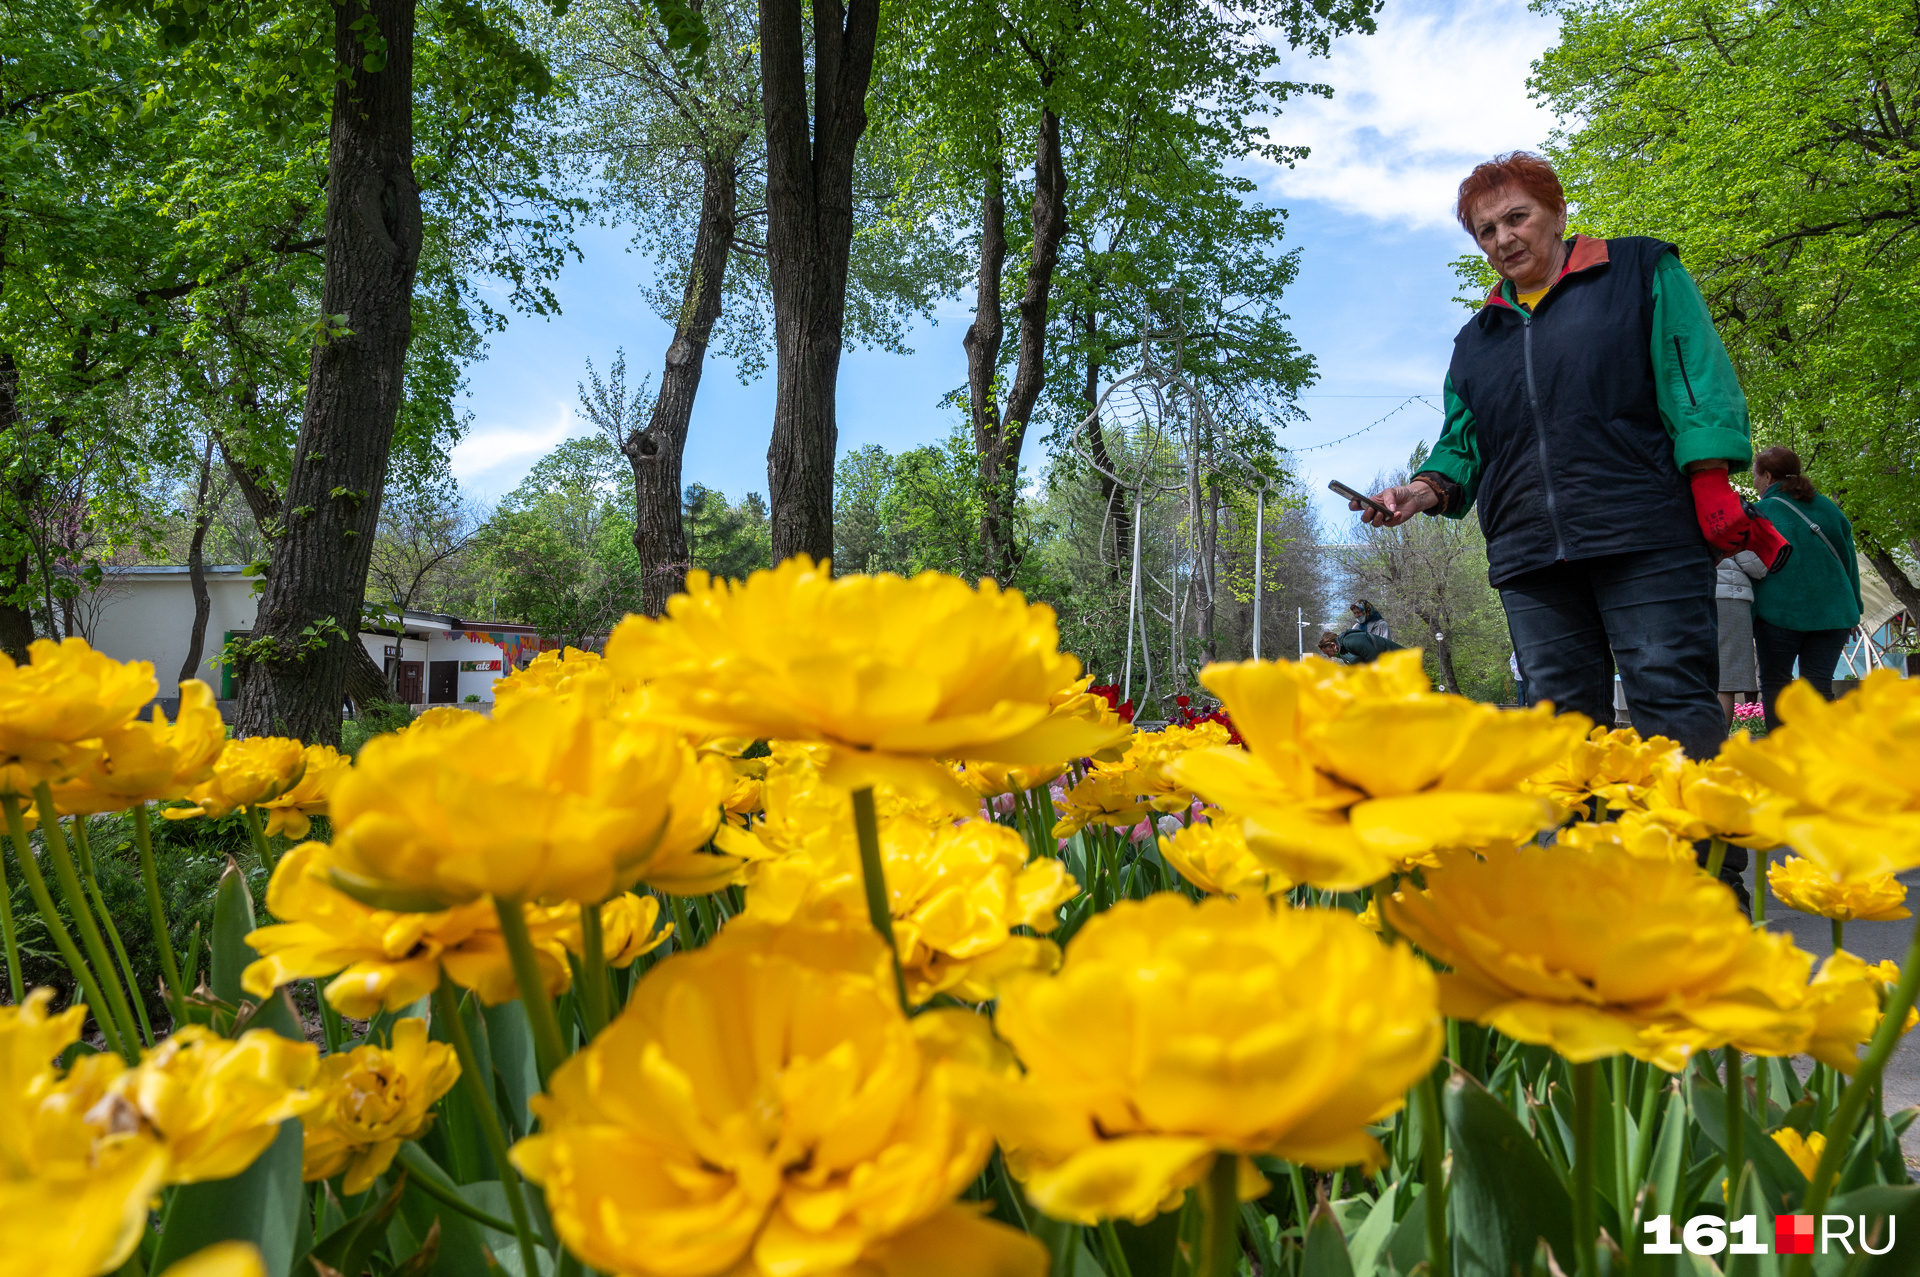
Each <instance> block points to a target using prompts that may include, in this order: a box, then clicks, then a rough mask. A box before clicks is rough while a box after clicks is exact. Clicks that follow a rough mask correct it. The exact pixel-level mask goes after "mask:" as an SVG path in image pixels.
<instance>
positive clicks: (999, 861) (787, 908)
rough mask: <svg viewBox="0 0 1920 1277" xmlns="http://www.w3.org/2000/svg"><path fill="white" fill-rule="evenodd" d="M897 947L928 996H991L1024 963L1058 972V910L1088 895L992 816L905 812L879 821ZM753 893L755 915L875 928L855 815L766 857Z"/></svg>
mask: <svg viewBox="0 0 1920 1277" xmlns="http://www.w3.org/2000/svg"><path fill="white" fill-rule="evenodd" d="M880 859H881V863H882V864H883V865H884V866H885V868H886V881H887V898H888V907H889V909H890V911H891V913H892V915H893V938H894V947H895V948H896V949H897V950H898V951H899V954H900V968H901V971H902V973H903V974H904V975H905V977H906V981H907V996H908V997H909V998H910V999H911V1000H912V1001H914V1002H916V1003H918V1002H926V1001H927V1000H929V999H931V998H932V997H933V996H934V995H935V994H938V993H947V994H951V995H953V996H954V997H957V998H960V999H963V1000H965V1001H969V1002H981V1001H985V1000H986V999H988V998H991V997H992V996H993V990H994V989H995V987H997V985H998V984H999V982H1001V981H1002V980H1004V979H1006V978H1007V977H1008V976H1010V975H1012V974H1014V973H1016V972H1021V971H1033V970H1041V971H1050V970H1052V969H1053V968H1054V967H1055V966H1056V965H1058V963H1059V960H1060V951H1059V949H1058V948H1057V947H1056V946H1055V945H1054V944H1053V943H1052V942H1051V941H1048V940H1041V939H1038V938H1035V937H1033V936H1017V935H1014V934H1013V929H1014V928H1016V927H1027V928H1030V929H1032V930H1034V931H1038V932H1040V933H1041V934H1042V935H1045V934H1046V933H1047V932H1049V931H1052V930H1053V929H1054V927H1055V925H1056V924H1057V923H1058V918H1057V916H1056V911H1057V910H1058V909H1059V907H1060V906H1061V905H1062V904H1064V903H1065V902H1066V901H1068V900H1071V899H1072V898H1073V897H1074V896H1077V895H1079V894H1080V887H1079V884H1077V883H1076V882H1074V880H1073V878H1072V877H1071V876H1069V875H1068V873H1067V871H1066V867H1065V866H1064V865H1062V864H1061V863H1060V862H1059V861H1058V860H1054V859H1052V858H1050V857H1041V858H1039V859H1037V860H1035V861H1033V863H1031V864H1029V863H1027V844H1026V842H1025V841H1024V840H1023V839H1022V838H1021V837H1020V835H1019V834H1017V833H1015V832H1014V831H1013V830H1011V829H1007V828H1005V827H1003V826H1000V825H996V824H993V823H992V822H990V821H984V820H967V821H962V822H960V823H958V824H954V823H952V822H950V821H944V820H941V821H928V820H926V819H924V818H921V817H919V816H917V815H914V814H912V813H909V812H898V813H895V814H892V815H891V816H889V817H888V818H885V819H882V820H881V822H880ZM749 881H750V886H749V888H748V890H747V915H746V916H748V917H753V918H759V919H764V920H765V921H767V922H771V923H784V922H788V921H790V920H792V919H794V918H800V919H804V920H815V921H821V920H830V921H834V922H838V923H844V924H846V925H849V926H862V925H865V923H866V920H867V902H866V888H865V886H864V882H865V880H864V878H863V877H862V875H861V872H860V848H859V845H858V843H857V841H856V840H855V836H854V830H853V825H852V822H851V821H850V820H837V819H836V820H830V821H828V822H825V823H822V824H821V825H820V826H818V827H817V828H816V829H814V830H813V831H812V832H811V833H810V835H809V836H807V837H806V838H804V839H803V840H802V841H801V843H800V844H799V846H798V847H796V848H795V849H794V850H793V851H791V852H790V853H788V854H786V855H783V856H780V857H778V858H775V859H771V860H767V861H765V862H763V863H760V864H757V865H756V866H755V867H754V868H753V870H752V872H751V876H750V880H749Z"/></svg>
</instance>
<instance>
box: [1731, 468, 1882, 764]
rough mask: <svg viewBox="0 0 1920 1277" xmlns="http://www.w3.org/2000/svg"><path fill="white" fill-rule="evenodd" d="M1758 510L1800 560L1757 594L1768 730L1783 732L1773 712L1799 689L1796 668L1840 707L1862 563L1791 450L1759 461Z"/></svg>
mask: <svg viewBox="0 0 1920 1277" xmlns="http://www.w3.org/2000/svg"><path fill="white" fill-rule="evenodd" d="M1753 484H1754V487H1756V488H1758V489H1759V490H1760V500H1759V502H1758V503H1757V504H1756V508H1757V509H1758V510H1759V511H1760V512H1761V513H1762V514H1764V515H1765V516H1766V517H1767V519H1768V520H1769V521H1770V522H1771V523H1772V524H1773V526H1774V527H1776V528H1779V529H1780V531H1781V532H1783V533H1784V534H1786V536H1787V539H1788V540H1789V541H1791V542H1792V543H1793V556H1792V558H1790V559H1789V560H1788V561H1787V563H1786V564H1785V565H1784V566H1781V567H1776V568H1774V569H1773V571H1771V572H1769V573H1767V575H1766V577H1765V578H1764V579H1762V580H1760V581H1759V582H1757V583H1755V585H1754V587H1753V641H1754V646H1755V647H1756V648H1757V649H1758V650H1759V656H1760V703H1761V705H1762V706H1763V707H1764V708H1765V710H1766V715H1767V730H1768V731H1772V730H1773V729H1774V728H1776V727H1778V726H1779V725H1780V722H1779V719H1778V718H1776V717H1775V716H1774V704H1775V702H1777V701H1778V700H1779V699H1780V692H1781V689H1783V688H1784V687H1786V685H1787V684H1788V683H1790V682H1792V681H1793V666H1794V662H1795V661H1798V662H1799V664H1800V677H1802V678H1804V679H1806V680H1807V682H1809V683H1811V684H1813V690H1814V691H1816V692H1818V693H1820V695H1822V696H1824V697H1826V698H1827V699H1828V700H1832V699H1833V671H1834V667H1835V666H1837V665H1839V663H1840V653H1841V652H1842V651H1843V650H1844V649H1845V648H1846V645H1847V637H1848V636H1849V635H1850V634H1852V633H1853V627H1854V626H1856V625H1858V624H1860V610H1861V604H1860V558H1859V556H1858V555H1857V554H1856V553H1855V551H1854V548H1853V524H1852V523H1850V522H1848V520H1847V516H1846V515H1844V514H1842V513H1841V512H1840V507H1839V506H1837V505H1835V504H1834V503H1833V502H1832V501H1829V500H1828V499H1827V498H1826V497H1824V496H1821V495H1820V494H1819V493H1818V492H1816V491H1815V490H1814V487H1813V481H1812V480H1810V479H1808V478H1807V476H1806V475H1804V474H1802V473H1801V471H1800V458H1799V456H1798V455H1797V454H1796V453H1795V452H1794V451H1793V449H1791V448H1767V449H1764V450H1763V451H1762V452H1761V453H1760V455H1759V456H1757V457H1755V458H1754V459H1753Z"/></svg>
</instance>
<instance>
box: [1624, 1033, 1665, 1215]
mask: <svg viewBox="0 0 1920 1277" xmlns="http://www.w3.org/2000/svg"><path fill="white" fill-rule="evenodd" d="M1646 1073H1647V1075H1646V1080H1645V1082H1644V1083H1643V1084H1642V1086H1641V1088H1640V1131H1639V1134H1638V1136H1637V1137H1636V1138H1635V1140H1634V1145H1633V1169H1632V1171H1631V1172H1630V1173H1629V1175H1628V1177H1627V1184H1628V1186H1629V1187H1631V1186H1633V1185H1636V1184H1644V1183H1645V1182H1646V1179H1647V1165H1648V1163H1650V1162H1651V1161H1652V1160H1653V1126H1654V1122H1655V1121H1656V1120H1657V1119H1658V1117H1659V1114H1660V1097H1661V1095H1662V1094H1664V1093H1665V1091H1666V1085H1665V1084H1664V1083H1663V1082H1662V1081H1661V1079H1662V1078H1664V1077H1665V1076H1666V1075H1665V1074H1663V1073H1662V1072H1660V1070H1658V1069H1656V1068H1654V1067H1653V1066H1652V1065H1648V1066H1647V1071H1646ZM1622 1227H1623V1228H1624V1227H1625V1225H1622ZM1628 1232H1629V1235H1630V1236H1632V1237H1633V1238H1634V1239H1635V1243H1634V1244H1635V1245H1636V1246H1637V1245H1638V1244H1639V1237H1640V1234H1639V1233H1638V1231H1636V1230H1631V1229H1629V1230H1628Z"/></svg>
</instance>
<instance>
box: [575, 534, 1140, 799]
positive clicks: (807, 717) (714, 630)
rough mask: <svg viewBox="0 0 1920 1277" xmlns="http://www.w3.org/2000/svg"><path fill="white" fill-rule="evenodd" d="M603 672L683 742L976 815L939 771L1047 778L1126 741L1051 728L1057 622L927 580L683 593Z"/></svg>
mask: <svg viewBox="0 0 1920 1277" xmlns="http://www.w3.org/2000/svg"><path fill="white" fill-rule="evenodd" d="M607 660H608V663H609V664H611V665H613V666H615V667H616V668H618V669H623V670H626V671H629V672H630V677H634V678H646V679H650V680H651V682H650V683H649V685H648V687H647V696H648V698H649V700H648V703H649V708H650V712H652V713H655V714H659V715H662V716H664V717H667V718H671V719H672V720H674V721H677V722H680V723H681V724H683V725H684V726H685V727H687V728H688V729H689V730H694V731H699V732H713V733H721V734H728V735H737V736H751V737H754V738H756V739H762V740H787V741H813V742H818V743H821V744H824V745H827V746H829V747H830V751H829V755H828V758H827V762H826V770H827V779H828V781H829V782H830V783H832V784H835V785H843V786H846V787H848V788H856V789H857V788H861V787H863V786H868V785H874V784H876V783H879V784H891V785H894V786H895V787H899V788H907V789H920V790H923V791H926V792H930V793H938V794H941V795H942V796H943V797H944V798H946V799H947V800H948V801H949V802H953V803H955V805H956V807H958V808H962V809H964V808H965V807H967V806H970V805H971V803H970V801H968V800H966V799H965V798H964V791H962V790H961V789H960V787H959V786H958V785H957V784H956V783H955V782H954V781H953V779H952V778H951V776H950V775H949V774H948V773H947V772H946V770H945V769H944V768H942V767H940V766H938V765H937V764H936V763H934V762H933V761H932V760H934V759H939V758H957V759H966V760H973V759H979V760H981V761H984V762H996V763H1016V764H1022V765H1028V766H1047V765H1051V764H1053V763H1056V762H1059V761H1060V760H1061V759H1063V758H1073V757H1079V756H1082V755H1086V754H1090V753H1092V752H1094V751H1095V750H1098V749H1103V748H1105V747H1106V746H1108V745H1110V744H1112V743H1113V742H1114V741H1116V740H1119V739H1122V738H1123V737H1124V730H1123V729H1122V728H1120V727H1116V726H1103V725H1101V724H1099V723H1096V722H1094V721H1092V720H1090V719H1088V718H1086V717H1083V716H1081V715H1079V714H1061V715H1056V714H1055V713H1054V712H1053V710H1054V706H1053V698H1054V697H1055V695H1056V694H1058V693H1061V692H1064V691H1069V690H1071V689H1072V685H1073V684H1074V682H1075V681H1076V680H1077V679H1078V678H1079V676H1080V663H1079V661H1078V660H1076V659H1075V658H1074V657H1073V656H1071V655H1070V654H1067V653H1064V652H1061V651H1060V650H1059V632H1058V629H1057V628H1056V626H1055V624H1054V616H1053V610H1052V609H1051V608H1049V607H1047V606H1046V605H1045V604H1039V603H1035V604H1029V603H1028V602H1027V601H1026V599H1025V598H1023V597H1022V596H1021V595H1020V594H1019V593H1018V592H1015V591H1006V592H1002V591H1001V590H1000V589H999V587H997V586H996V585H995V584H994V583H993V582H992V581H991V580H986V581H983V582H981V584H980V586H979V587H978V588H977V589H976V588H975V587H973V586H971V585H968V584H967V583H966V582H965V581H962V580H960V579H959V578H957V577H951V576H945V575H942V574H940V573H937V572H926V573H922V574H921V575H919V576H916V577H914V578H913V579H912V580H906V579H903V578H901V577H897V576H891V575H885V574H883V575H880V576H859V575H852V576H842V577H838V578H835V577H834V576H833V575H832V574H831V572H830V570H829V568H828V565H827V564H825V563H821V564H819V565H817V566H816V565H815V564H814V563H813V562H812V561H811V560H809V559H807V558H806V557H805V556H799V557H796V558H792V559H789V560H787V561H786V562H785V563H782V564H781V565H780V566H779V567H777V568H775V569H773V570H772V571H770V572H756V573H754V574H753V575H752V576H751V577H749V578H748V579H747V580H746V581H744V582H737V581H719V582H716V581H713V580H712V579H711V578H709V577H708V576H707V574H706V573H704V572H693V573H691V574H689V576H688V578H687V593H686V594H684V595H678V596H676V597H674V598H673V599H672V600H670V601H669V602H668V604H667V615H666V616H665V617H663V618H659V619H654V618H649V617H628V618H627V619H626V620H625V621H623V622H621V624H620V625H619V627H618V628H617V629H615V630H614V632H613V635H612V637H611V638H609V639H608V640H607Z"/></svg>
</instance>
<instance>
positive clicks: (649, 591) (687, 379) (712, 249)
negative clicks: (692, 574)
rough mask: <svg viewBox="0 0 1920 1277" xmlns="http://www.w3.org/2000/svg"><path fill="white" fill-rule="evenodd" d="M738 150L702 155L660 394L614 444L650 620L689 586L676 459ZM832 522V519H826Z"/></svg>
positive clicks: (729, 233) (729, 215)
mask: <svg viewBox="0 0 1920 1277" xmlns="http://www.w3.org/2000/svg"><path fill="white" fill-rule="evenodd" d="M737 154H738V153H737V152H735V151H726V152H724V153H717V154H711V155H708V156H706V157H705V158H704V159H703V160H702V163H701V168H702V171H703V173H704V178H705V180H704V181H703V182H702V184H701V189H700V229H699V232H698V233H697V234H696V236H695V237H694V241H693V261H692V262H691V263H690V264H689V266H688V268H687V286H686V291H685V292H684V294H683V295H682V300H681V303H680V319H679V323H678V324H677V325H676V326H675V328H674V333H673V344H672V345H671V346H668V347H667V366H666V371H665V372H663V373H662V374H661V377H660V395H659V397H658V398H657V399H655V400H654V401H653V416H652V417H651V418H649V419H648V421H647V428H646V429H645V430H636V431H634V432H633V433H632V434H631V435H629V436H628V437H627V438H626V440H625V441H624V442H623V443H622V444H621V445H620V451H622V452H624V453H626V454H627V460H628V461H629V462H630V463H631V464H632V466H633V548H634V549H635V550H637V551H638V552H639V554H640V607H641V610H642V611H644V612H645V613H646V614H647V615H648V616H659V615H660V614H661V613H662V612H664V611H666V607H667V600H668V599H670V598H672V597H673V596H674V595H676V594H678V593H680V592H681V591H682V590H684V589H686V588H687V568H688V566H689V556H688V554H687V533H686V528H685V527H684V526H683V524H682V523H681V520H680V504H681V494H680V461H681V455H682V454H683V453H684V452H685V451H686V446H687V427H688V425H689V423H690V422H691V421H692V420H693V399H694V396H695V395H696V394H697V393H699V390H700V372H701V369H702V368H703V367H704V366H705V364H706V357H707V341H708V339H709V338H710V337H711V336H712V335H713V325H714V321H715V320H717V319H719V318H720V301H721V295H722V290H723V287H724V285H725V283H726V277H727V259H728V258H729V257H730V256H731V255H732V253H733V237H734V230H735V225H736V223H735V215H734V195H735V190H736V180H737V169H736V168H735V160H736V158H737ZM829 523H831V518H829Z"/></svg>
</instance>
